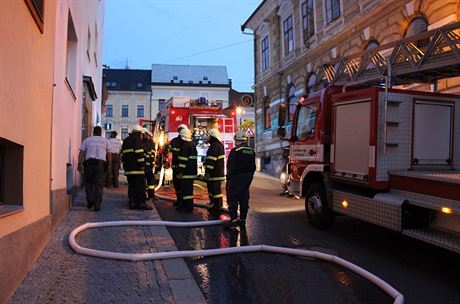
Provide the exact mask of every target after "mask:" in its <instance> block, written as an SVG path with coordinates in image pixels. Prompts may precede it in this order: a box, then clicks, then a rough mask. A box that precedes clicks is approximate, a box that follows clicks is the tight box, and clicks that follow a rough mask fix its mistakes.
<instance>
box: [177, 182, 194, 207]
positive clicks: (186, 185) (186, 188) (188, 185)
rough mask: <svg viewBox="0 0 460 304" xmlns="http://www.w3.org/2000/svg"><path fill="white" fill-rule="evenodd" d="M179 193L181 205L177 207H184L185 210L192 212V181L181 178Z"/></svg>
mask: <svg viewBox="0 0 460 304" xmlns="http://www.w3.org/2000/svg"><path fill="white" fill-rule="evenodd" d="M180 193H181V196H182V203H181V205H179V206H182V207H184V208H185V209H186V210H193V179H191V178H190V179H188V178H182V179H181V180H180Z"/></svg>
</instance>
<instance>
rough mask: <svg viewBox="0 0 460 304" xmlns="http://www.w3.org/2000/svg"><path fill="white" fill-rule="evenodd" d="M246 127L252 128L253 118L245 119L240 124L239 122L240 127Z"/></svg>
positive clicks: (244, 128)
mask: <svg viewBox="0 0 460 304" xmlns="http://www.w3.org/2000/svg"><path fill="white" fill-rule="evenodd" d="M248 127H250V128H251V129H252V130H254V120H252V119H246V120H245V121H244V122H243V123H242V124H241V129H243V130H246V129H247V128H248Z"/></svg>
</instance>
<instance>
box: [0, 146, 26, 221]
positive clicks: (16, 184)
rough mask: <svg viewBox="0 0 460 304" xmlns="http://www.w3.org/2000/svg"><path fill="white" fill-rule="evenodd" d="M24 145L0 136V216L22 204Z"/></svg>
mask: <svg viewBox="0 0 460 304" xmlns="http://www.w3.org/2000/svg"><path fill="white" fill-rule="evenodd" d="M23 162H24V147H23V146H21V145H18V144H16V143H14V142H12V141H9V140H7V139H4V138H0V217H2V216H5V215H8V214H11V213H16V212H18V211H20V210H22V206H23Z"/></svg>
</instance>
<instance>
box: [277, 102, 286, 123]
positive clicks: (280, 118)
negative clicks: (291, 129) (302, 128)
mask: <svg viewBox="0 0 460 304" xmlns="http://www.w3.org/2000/svg"><path fill="white" fill-rule="evenodd" d="M286 114H287V105H286V104H285V103H280V108H279V111H278V127H284V126H285V125H286Z"/></svg>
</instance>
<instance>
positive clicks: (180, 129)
mask: <svg viewBox="0 0 460 304" xmlns="http://www.w3.org/2000/svg"><path fill="white" fill-rule="evenodd" d="M182 129H188V127H187V125H186V124H180V125H179V126H178V127H177V132H179V133H180V131H182Z"/></svg>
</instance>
